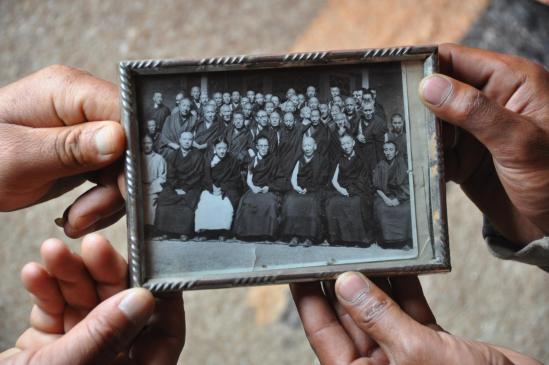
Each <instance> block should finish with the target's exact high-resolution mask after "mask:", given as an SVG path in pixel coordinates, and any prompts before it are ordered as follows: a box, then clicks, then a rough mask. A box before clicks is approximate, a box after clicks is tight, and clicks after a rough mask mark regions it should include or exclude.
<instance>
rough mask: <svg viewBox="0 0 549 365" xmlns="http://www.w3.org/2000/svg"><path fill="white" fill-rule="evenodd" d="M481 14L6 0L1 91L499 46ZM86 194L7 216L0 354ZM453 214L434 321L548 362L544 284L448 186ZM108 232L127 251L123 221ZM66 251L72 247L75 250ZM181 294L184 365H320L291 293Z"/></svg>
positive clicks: (448, 5) (433, 1)
mask: <svg viewBox="0 0 549 365" xmlns="http://www.w3.org/2000/svg"><path fill="white" fill-rule="evenodd" d="M502 2H504V1H503V0H494V3H496V5H498V4H499V5H501V3H502ZM523 2H528V1H527V0H524V1H523ZM517 3H518V2H517ZM486 6H488V1H487V0H482V1H478V0H462V1H460V2H458V3H456V2H454V1H451V0H421V1H413V2H412V1H406V0H401V1H398V0H387V1H383V2H381V1H375V0H365V1H351V0H349V1H336V0H333V1H324V0H307V1H305V0H303V1H291V0H279V1H261V2H259V1H251V0H250V1H233V0H231V1H223V2H221V1H217V2H214V1H206V0H201V1H198V0H192V1H185V2H184V3H183V2H177V1H159V0H155V1H153V0H150V1H144V0H140V1H138V0H135V1H126V2H118V1H99V0H93V1H85V2H84V1H69V0H58V1H38V0H34V1H28V0H25V1H15V0H11V1H10V0H6V1H2V2H0V29H1V32H2V33H1V34H2V36H1V38H0V64H1V65H2V68H1V69H0V86H1V85H5V84H7V83H9V82H11V81H14V80H16V79H18V78H20V77H22V76H24V75H26V74H28V73H30V72H32V71H34V70H37V69H39V68H41V67H44V66H47V65H49V64H52V63H64V64H68V65H72V66H76V67H80V68H83V69H86V70H88V71H90V72H92V73H94V74H96V75H98V76H100V77H102V78H105V79H107V80H110V81H113V82H117V62H118V61H119V60H121V59H134V58H139V59H141V58H173V57H182V58H183V57H192V58H198V57H203V56H213V55H224V54H243V53H272V52H285V51H288V50H313V49H317V50H318V49H334V48H360V47H379V46H393V45H403V44H417V43H438V42H442V41H459V40H460V39H462V38H463V37H466V38H465V39H466V40H467V42H468V43H469V44H475V40H477V41H478V43H481V44H483V45H484V46H487V47H494V48H495V46H494V38H493V37H492V38H486V37H482V34H483V33H482V31H483V29H484V28H483V24H484V23H482V20H483V19H488V20H489V21H490V22H491V23H490V24H491V25H490V26H491V28H490V29H491V31H492V34H493V32H494V29H496V30H497V27H494V22H495V23H497V19H508V18H500V17H497V16H488V17H487V16H486V14H485V11H486ZM500 7H501V6H500ZM493 8H494V5H492V6H491V7H490V8H489V11H491V9H493ZM388 12H390V18H389V17H388V16H387V13H388ZM483 14H484V15H483ZM509 16H510V17H512V15H509ZM533 17H534V19H535V14H534V15H533ZM478 19H481V21H480V23H478ZM525 19H531V18H527V17H526V18H525ZM475 22H477V23H475ZM530 23H532V22H530ZM473 24H475V25H474V26H473V30H474V31H475V32H476V33H475V34H474V35H473V36H471V34H470V32H469V31H470V29H471V27H472V25H473ZM519 25H520V24H519ZM521 29H522V28H520V29H518V30H519V31H520V30H521ZM518 33H521V34H523V33H524V32H518ZM479 34H480V35H479ZM496 34H497V33H496ZM496 38H497V37H496ZM532 39H533V38H532ZM511 43H512V42H511V41H510V45H512V44H511ZM525 47H532V44H529V45H528V46H525ZM525 47H522V48H516V47H515V48H513V47H509V48H503V49H512V50H513V51H515V50H516V51H517V52H520V51H521V50H524V48H525ZM545 53H547V50H545ZM542 54H543V52H542ZM534 56H536V55H535V54H534ZM542 60H543V59H542ZM86 188H89V186H88V187H81V188H79V189H78V190H77V191H74V192H71V193H69V194H67V195H66V196H64V197H63V198H61V199H58V200H56V201H53V202H48V203H45V204H42V205H40V206H37V207H34V208H30V209H23V210H20V211H18V212H13V213H2V214H0V221H1V222H2V223H1V225H0V239H1V240H2V246H1V247H0V277H1V278H2V281H0V319H1V320H0V350H3V349H6V348H8V347H11V346H12V345H13V344H14V342H15V340H16V339H17V336H18V334H20V333H21V331H22V330H23V329H24V328H25V327H26V326H27V323H28V313H29V310H30V300H29V298H28V296H27V295H26V293H25V292H24V290H23V289H22V287H21V286H20V284H19V270H20V269H21V267H22V266H23V265H24V263H26V262H28V261H31V260H38V259H39V255H38V252H39V251H38V247H39V245H40V243H41V242H42V241H43V240H44V239H46V238H48V237H58V238H64V235H63V233H62V232H61V231H60V230H59V229H58V228H57V227H56V226H55V225H54V224H53V220H54V218H56V217H59V216H61V214H62V212H63V210H64V208H65V207H66V206H67V205H68V204H70V203H71V201H72V200H73V199H75V198H76V197H77V196H78V193H81V192H83V191H84V190H85V189H86ZM448 212H449V228H450V242H451V252H452V263H453V271H452V272H451V273H450V274H444V275H429V276H424V277H422V278H421V281H422V283H423V286H424V290H425V293H426V296H427V299H428V300H429V302H430V304H431V306H432V308H433V311H434V312H435V314H436V315H437V318H438V321H439V324H440V325H441V326H443V327H444V328H445V329H447V330H448V331H449V332H451V333H454V334H458V335H460V336H464V337H469V338H473V339H478V340H483V341H487V342H491V343H495V344H498V345H502V346H508V347H511V348H514V349H517V350H521V351H523V352H525V353H527V354H530V355H533V356H535V357H537V358H539V359H541V360H542V361H546V362H549V348H548V347H547V342H548V341H549V326H548V323H547V319H548V318H549V305H548V304H547V303H549V284H548V283H549V281H548V280H547V274H546V273H544V272H542V271H541V270H539V269H537V268H535V267H530V266H527V265H522V264H518V263H513V262H504V261H500V260H497V259H495V258H493V257H492V256H490V254H489V253H488V250H487V248H486V247H485V245H484V243H483V241H482V237H481V235H480V227H481V214H480V213H479V212H478V211H477V209H476V208H475V207H474V206H473V205H472V204H471V203H470V202H469V201H468V200H467V199H466V197H465V196H464V195H463V193H462V192H461V191H460V190H459V188H458V187H456V186H454V185H450V186H449V189H448ZM104 233H105V234H106V235H107V236H108V237H109V238H110V239H111V240H112V242H113V243H114V244H115V245H116V247H117V248H118V249H119V250H121V252H124V251H125V242H126V233H125V221H124V220H121V221H120V222H118V223H117V224H116V225H114V226H112V227H111V228H109V229H107V230H105V231H104ZM67 242H68V243H69V244H70V246H71V248H72V249H73V250H78V241H75V240H67ZM184 298H185V303H186V313H187V323H188V324H187V328H188V333H187V343H186V346H185V349H184V351H183V354H182V356H181V362H182V363H186V364H229V365H230V364H258V363H262V364H308V363H313V362H314V361H315V356H314V354H313V352H312V351H311V350H310V348H309V345H308V343H307V340H306V338H305V336H304V334H303V331H302V329H301V326H300V324H299V321H298V319H297V317H296V313H295V309H294V307H293V304H292V302H291V299H290V298H289V291H288V289H287V287H286V286H269V287H257V288H239V289H230V290H212V291H199V292H188V293H185V295H184Z"/></svg>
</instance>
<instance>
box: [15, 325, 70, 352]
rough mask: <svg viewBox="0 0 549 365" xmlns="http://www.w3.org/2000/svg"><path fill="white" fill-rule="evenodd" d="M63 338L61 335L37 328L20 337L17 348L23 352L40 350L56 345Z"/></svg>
mask: <svg viewBox="0 0 549 365" xmlns="http://www.w3.org/2000/svg"><path fill="white" fill-rule="evenodd" d="M61 336H62V335H60V334H53V333H46V332H42V331H39V330H37V329H35V328H29V329H27V330H26V331H25V332H23V334H22V335H21V336H19V338H18V339H17V342H16V343H15V347H17V348H19V349H21V350H32V349H39V348H41V347H44V346H47V345H50V344H52V343H54V342H55V341H57V340H58V339H59V338H61Z"/></svg>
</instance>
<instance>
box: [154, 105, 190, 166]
mask: <svg viewBox="0 0 549 365" xmlns="http://www.w3.org/2000/svg"><path fill="white" fill-rule="evenodd" d="M178 109H179V112H178V113H175V114H172V115H170V116H169V117H168V118H166V123H164V127H163V128H162V134H161V135H160V144H159V148H160V154H162V156H163V157H164V159H166V160H168V158H169V155H170V154H171V153H172V152H173V151H177V150H179V148H180V146H179V139H180V138H181V133H183V132H191V131H193V130H194V128H195V126H196V117H195V116H194V115H192V114H191V101H190V100H189V99H187V98H185V99H183V100H181V102H180V103H179V108H178Z"/></svg>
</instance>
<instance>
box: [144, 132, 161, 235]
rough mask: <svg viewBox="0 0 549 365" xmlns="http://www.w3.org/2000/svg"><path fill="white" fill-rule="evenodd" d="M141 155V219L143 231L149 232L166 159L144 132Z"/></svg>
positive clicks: (152, 223)
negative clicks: (156, 150) (155, 150)
mask: <svg viewBox="0 0 549 365" xmlns="http://www.w3.org/2000/svg"><path fill="white" fill-rule="evenodd" d="M141 146H142V147H141V150H142V157H141V170H142V171H143V174H142V180H143V205H144V206H143V220H144V222H145V232H146V233H147V235H148V234H150V233H151V229H152V228H153V227H152V226H153V225H154V216H155V213H156V206H157V200H158V194H159V193H160V192H161V191H162V185H163V184H164V183H165V182H166V161H165V160H164V158H163V157H162V156H160V155H159V154H158V153H156V152H154V150H153V139H152V137H151V136H150V135H148V134H146V135H145V137H143V140H142V144H141Z"/></svg>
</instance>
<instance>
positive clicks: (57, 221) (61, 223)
mask: <svg viewBox="0 0 549 365" xmlns="http://www.w3.org/2000/svg"><path fill="white" fill-rule="evenodd" d="M54 222H55V225H56V226H57V227H61V228H63V227H65V219H64V218H63V217H61V218H55V220H54Z"/></svg>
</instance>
